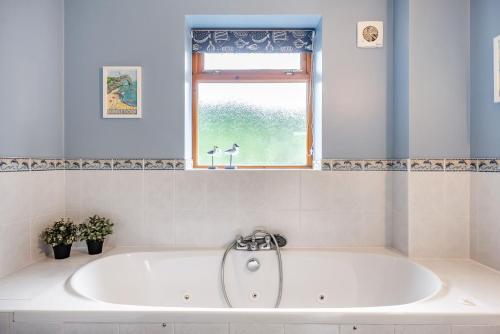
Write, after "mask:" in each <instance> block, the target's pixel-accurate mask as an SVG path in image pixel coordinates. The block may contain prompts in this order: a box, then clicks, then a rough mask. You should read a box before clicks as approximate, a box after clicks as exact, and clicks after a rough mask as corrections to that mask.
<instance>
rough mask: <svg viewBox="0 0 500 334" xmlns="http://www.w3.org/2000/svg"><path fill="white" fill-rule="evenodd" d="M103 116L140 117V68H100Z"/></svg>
mask: <svg viewBox="0 0 500 334" xmlns="http://www.w3.org/2000/svg"><path fill="white" fill-rule="evenodd" d="M102 81H103V82H102V86H103V92H102V95H103V103H102V104H103V114H102V116H103V117H104V118H141V117H142V110H141V109H142V108H141V68H140V67H139V66H104V67H103V68H102Z"/></svg>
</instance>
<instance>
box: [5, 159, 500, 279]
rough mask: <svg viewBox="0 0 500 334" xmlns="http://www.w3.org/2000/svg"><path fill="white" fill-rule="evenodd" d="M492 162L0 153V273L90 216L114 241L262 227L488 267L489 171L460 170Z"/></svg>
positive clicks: (214, 239) (220, 241) (303, 243)
mask: <svg viewBox="0 0 500 334" xmlns="http://www.w3.org/2000/svg"><path fill="white" fill-rule="evenodd" d="M498 166H499V164H498V163H497V160H489V159H488V160H411V161H410V160H378V161H377V160H363V161H349V160H329V159H327V160H324V161H323V162H322V170H323V171H322V172H320V171H310V170H303V171H299V170H288V171H287V170H272V171H264V170H258V171H257V170H253V171H245V170H238V171H220V170H216V171H208V170H184V161H183V160H148V159H146V160H143V159H132V160H123V159H114V160H113V159H108V160H86V159H84V160H81V159H76V160H57V159H48V160H43V159H14V160H13V159H0V185H1V189H5V190H6V191H5V192H4V194H5V195H4V200H3V201H2V202H1V203H0V217H1V220H0V228H1V229H2V234H1V235H0V238H3V240H0V241H2V242H1V246H0V247H3V248H4V249H3V251H4V252H3V253H4V254H9V256H6V257H2V259H1V261H2V265H1V266H0V276H3V275H5V274H7V273H9V272H12V271H14V270H16V269H18V268H21V267H23V266H25V265H27V264H29V263H31V262H33V261H36V260H37V259H40V258H42V257H43V256H44V255H43V252H44V251H47V248H46V247H42V246H43V245H42V244H41V243H40V242H39V241H38V240H37V237H38V234H39V233H40V231H41V229H42V228H43V227H44V226H46V225H47V224H49V223H50V222H51V221H53V220H54V219H56V218H57V217H60V216H64V215H67V216H69V217H71V218H73V219H74V220H75V221H76V222H81V221H82V220H83V219H85V217H88V216H89V215H92V214H100V215H105V216H109V217H110V218H112V219H113V221H114V222H115V223H116V229H115V231H116V233H115V234H114V235H113V236H112V237H111V238H110V239H109V241H108V243H109V244H113V245H162V246H200V247H220V246H223V245H225V244H227V242H229V241H230V240H232V239H233V238H234V237H235V236H236V235H237V234H240V233H249V232H250V231H251V230H253V229H254V228H256V227H258V226H264V227H267V228H269V229H271V230H274V231H276V232H280V233H283V234H284V235H286V236H287V237H288V239H289V242H290V246H294V247H315V246H318V247H328V246H393V247H394V248H396V249H399V250H400V251H402V252H403V253H406V254H409V255H410V256H413V257H448V258H464V257H468V256H469V239H471V242H470V248H471V249H472V256H473V258H475V259H477V260H479V261H480V262H483V263H486V264H489V265H492V266H494V267H496V268H498V267H499V263H496V262H495V261H496V260H495V254H497V251H498V249H497V248H496V246H495V245H496V243H495V241H494V240H492V238H491V235H494V232H496V226H497V224H495V217H496V216H497V215H496V211H495V210H496V209H495V199H496V198H497V197H496V195H499V196H500V194H499V192H500V191H499V192H496V189H497V188H498V187H497V186H496V185H497V183H498V182H495V180H496V178H497V177H499V176H498V175H500V174H497V173H467V172H474V171H481V172H487V171H488V172H494V171H500V167H498ZM407 169H409V170H407ZM471 185H472V186H471ZM498 185H499V186H500V184H498ZM471 187H472V189H471ZM471 194H472V195H471ZM470 196H472V197H471V198H470ZM471 205H472V209H470V208H471ZM471 217H472V220H470V218H471ZM471 223H472V224H471ZM469 229H471V232H469ZM469 234H471V235H472V238H470V237H469ZM12 235H16V236H20V237H16V238H15V239H14V238H12V237H11V236H12ZM23 240H24V241H23Z"/></svg>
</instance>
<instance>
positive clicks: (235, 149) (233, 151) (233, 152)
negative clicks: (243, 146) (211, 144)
mask: <svg viewBox="0 0 500 334" xmlns="http://www.w3.org/2000/svg"><path fill="white" fill-rule="evenodd" d="M239 152H240V145H238V144H236V143H234V144H233V147H232V148H230V149H229V150H226V151H224V153H225V154H227V155H229V166H226V167H225V168H226V169H234V168H235V167H234V166H233V155H236V154H238V153H239Z"/></svg>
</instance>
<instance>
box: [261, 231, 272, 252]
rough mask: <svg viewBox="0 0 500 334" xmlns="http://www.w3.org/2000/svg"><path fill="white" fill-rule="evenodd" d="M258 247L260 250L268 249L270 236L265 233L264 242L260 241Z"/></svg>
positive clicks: (269, 247)
mask: <svg viewBox="0 0 500 334" xmlns="http://www.w3.org/2000/svg"><path fill="white" fill-rule="evenodd" d="M259 249H260V250H270V249H271V236H270V235H268V234H266V236H264V243H261V244H260V245H259Z"/></svg>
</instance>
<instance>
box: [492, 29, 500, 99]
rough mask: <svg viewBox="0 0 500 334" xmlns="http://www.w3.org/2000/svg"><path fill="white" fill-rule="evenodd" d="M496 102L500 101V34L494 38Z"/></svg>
mask: <svg viewBox="0 0 500 334" xmlns="http://www.w3.org/2000/svg"><path fill="white" fill-rule="evenodd" d="M493 80H494V81H495V82H494V84H493V86H494V87H495V93H494V102H495V103H500V35H498V36H497V37H495V38H494V39H493Z"/></svg>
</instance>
